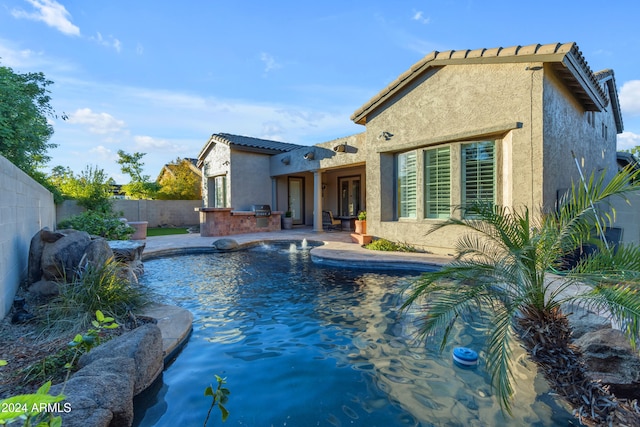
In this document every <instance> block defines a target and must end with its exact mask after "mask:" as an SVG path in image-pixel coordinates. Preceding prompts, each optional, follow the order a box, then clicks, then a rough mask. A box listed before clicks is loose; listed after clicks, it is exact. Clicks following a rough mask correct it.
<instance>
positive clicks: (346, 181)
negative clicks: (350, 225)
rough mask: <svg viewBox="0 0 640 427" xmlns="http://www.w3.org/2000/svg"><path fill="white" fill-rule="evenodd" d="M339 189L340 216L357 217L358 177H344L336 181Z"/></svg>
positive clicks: (359, 203) (359, 196)
mask: <svg viewBox="0 0 640 427" xmlns="http://www.w3.org/2000/svg"><path fill="white" fill-rule="evenodd" d="M338 187H339V188H340V200H339V202H340V209H339V210H338V211H339V212H340V216H357V215H358V213H359V212H360V211H361V210H362V209H361V193H362V192H361V190H360V176H359V175H358V176H345V177H340V178H339V179H338Z"/></svg>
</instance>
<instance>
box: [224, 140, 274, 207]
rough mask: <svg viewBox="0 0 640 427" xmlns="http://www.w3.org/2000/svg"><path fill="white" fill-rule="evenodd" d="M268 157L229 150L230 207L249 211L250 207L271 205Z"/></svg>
mask: <svg viewBox="0 0 640 427" xmlns="http://www.w3.org/2000/svg"><path fill="white" fill-rule="evenodd" d="M269 157H270V156H269V155H268V154H258V153H250V152H246V151H237V150H235V149H232V150H231V164H232V165H233V168H231V179H230V181H231V182H230V185H231V193H229V195H230V203H231V205H230V207H232V208H233V209H235V210H240V211H244V210H250V209H251V206H252V205H256V204H259V205H271V186H272V184H271V179H270V178H269V176H270V171H269Z"/></svg>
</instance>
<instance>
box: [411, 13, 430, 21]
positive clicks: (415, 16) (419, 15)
mask: <svg viewBox="0 0 640 427" xmlns="http://www.w3.org/2000/svg"><path fill="white" fill-rule="evenodd" d="M411 19H413V20H414V21H417V22H419V23H421V24H428V23H429V22H431V18H430V17H425V16H424V13H423V12H422V11H421V10H419V11H417V12H415V13H414V14H413V17H412V18H411Z"/></svg>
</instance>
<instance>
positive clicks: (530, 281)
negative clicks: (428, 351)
mask: <svg viewBox="0 0 640 427" xmlns="http://www.w3.org/2000/svg"><path fill="white" fill-rule="evenodd" d="M635 178H637V173H630V172H629V171H624V172H622V173H619V174H617V175H616V176H615V177H614V178H613V179H612V180H611V181H609V182H608V183H605V181H604V175H601V176H600V177H599V178H596V177H594V176H591V178H590V180H589V181H588V183H586V185H584V186H583V185H578V186H573V187H572V189H571V191H570V193H569V195H568V196H567V197H565V198H564V199H563V200H562V201H561V203H560V204H559V206H558V207H557V209H556V210H554V211H552V212H541V213H540V214H539V215H532V214H531V213H530V211H529V209H528V208H522V209H521V210H515V209H509V208H506V207H502V206H497V205H493V206H492V205H486V204H483V205H474V206H470V207H468V208H467V209H466V212H465V214H470V215H465V217H464V218H463V219H455V218H451V219H449V220H447V221H446V222H444V223H442V224H441V225H438V226H436V227H435V228H434V229H432V230H431V231H430V232H434V231H436V230H440V229H442V228H445V227H451V226H455V227H461V228H462V229H463V230H465V231H466V233H464V234H462V235H461V238H460V240H459V242H458V245H457V248H456V251H457V256H456V259H455V260H454V261H453V262H452V263H450V264H448V265H446V266H444V267H443V268H442V269H441V270H440V271H436V272H428V273H424V274H423V276H422V277H421V278H420V279H419V280H417V281H416V282H415V283H413V284H412V285H411V286H410V287H409V289H408V292H409V296H408V298H407V299H406V301H405V302H404V305H403V309H407V308H408V307H409V306H411V305H413V304H414V303H418V302H421V303H422V304H423V305H422V307H424V314H423V316H422V318H421V320H420V322H421V326H420V332H421V334H422V336H423V337H430V336H434V335H438V334H440V336H441V344H440V349H441V350H442V349H443V348H444V346H445V345H446V343H447V339H448V336H449V334H450V333H451V331H452V326H453V324H454V323H455V322H456V321H457V320H458V319H461V318H464V316H463V315H464V314H465V313H474V316H475V317H476V318H477V317H478V313H480V312H482V313H487V315H488V317H489V329H490V330H489V341H488V348H487V352H486V363H487V369H488V370H489V372H490V374H491V378H492V383H493V386H494V388H495V390H496V391H497V395H498V398H499V402H500V404H501V406H502V407H503V408H504V409H506V411H507V412H510V399H511V396H512V394H513V391H514V388H513V383H514V381H515V378H514V376H513V373H512V365H513V363H515V362H514V361H513V360H512V358H511V346H512V344H513V342H514V341H515V340H519V341H520V342H521V343H522V344H523V345H524V348H525V349H526V350H527V351H528V352H529V355H530V357H531V359H532V360H533V361H534V362H535V363H536V364H537V365H538V367H539V368H540V370H541V372H542V373H543V374H544V376H545V378H546V379H547V380H548V382H549V383H550V385H551V387H552V388H553V389H554V390H555V391H556V392H557V393H558V394H559V395H560V396H562V397H563V398H564V399H566V400H567V401H568V402H569V403H570V404H571V405H572V406H573V407H574V411H575V413H576V415H577V416H578V417H579V418H580V419H581V420H582V419H584V418H588V419H590V421H591V422H593V423H595V424H597V425H600V424H603V425H604V424H606V425H609V424H608V423H610V422H611V421H612V420H614V419H615V418H616V417H620V418H621V419H625V418H627V417H628V419H630V420H632V421H631V424H633V425H638V424H634V423H640V418H638V416H637V414H634V413H631V412H630V411H629V410H628V408H626V407H624V405H622V404H621V402H619V401H617V400H616V398H615V396H613V395H612V394H611V393H610V392H609V390H608V389H607V387H604V386H603V385H602V384H600V383H598V382H595V381H592V380H589V378H588V377H587V376H586V372H585V370H584V364H583V363H581V357H580V352H579V351H578V350H577V349H575V348H574V347H573V346H571V344H570V334H571V328H570V325H569V323H568V319H567V316H566V314H565V313H563V312H562V309H561V306H562V304H563V303H567V302H572V303H575V304H582V305H583V306H586V307H587V308H595V309H597V310H598V311H604V310H607V311H608V312H609V313H610V315H611V317H613V318H614V319H615V320H616V321H617V322H618V324H621V325H623V328H624V332H625V333H626V334H627V336H628V337H629V338H630V340H631V341H632V343H633V342H635V341H634V340H635V339H636V338H637V337H638V334H639V333H640V298H638V291H637V288H635V287H634V285H637V284H638V283H639V282H640V247H637V246H627V247H621V248H618V249H617V250H614V248H611V247H609V246H608V245H605V244H603V243H602V242H598V241H594V240H593V237H592V236H593V230H594V229H595V230H601V229H602V224H609V225H610V224H611V220H612V217H613V212H611V210H610V209H605V208H607V205H606V203H607V199H608V198H609V197H612V196H623V197H624V195H626V194H629V193H630V192H632V191H638V190H640V185H638V184H637V181H635ZM594 206H597V207H598V208H599V209H600V212H599V211H597V210H596V209H595V208H594ZM586 242H589V243H591V244H595V245H597V246H598V247H599V250H598V251H596V253H594V254H593V255H591V256H588V257H587V258H586V259H583V260H580V261H578V263H577V265H576V266H574V267H571V268H570V269H569V270H568V271H566V272H565V275H564V276H563V277H561V278H560V279H559V280H555V282H554V281H552V280H549V279H550V278H549V277H548V276H547V274H546V273H547V272H548V271H549V270H552V269H558V268H561V267H562V266H563V265H564V261H565V258H566V257H567V255H570V254H573V253H574V252H575V251H576V250H577V249H579V248H581V247H582V246H583V245H584V244H585V243H586ZM577 284H579V285H586V287H587V288H588V290H587V291H579V292H576V291H577V290H578V289H577V288H570V287H571V286H574V285H577Z"/></svg>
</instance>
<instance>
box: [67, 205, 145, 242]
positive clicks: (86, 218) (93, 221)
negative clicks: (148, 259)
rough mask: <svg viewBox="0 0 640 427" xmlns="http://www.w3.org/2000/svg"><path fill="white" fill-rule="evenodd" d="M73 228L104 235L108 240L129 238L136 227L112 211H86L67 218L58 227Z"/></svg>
mask: <svg viewBox="0 0 640 427" xmlns="http://www.w3.org/2000/svg"><path fill="white" fill-rule="evenodd" d="M64 228H73V229H74V230H79V231H86V232H87V233H89V234H92V235H95V236H100V237H104V238H105V239H108V240H127V239H129V237H130V236H131V235H132V234H133V233H134V232H135V229H134V228H133V227H131V226H129V225H127V224H126V223H125V222H123V221H121V220H120V218H118V217H117V216H115V215H114V214H111V213H103V212H98V211H86V212H83V213H81V214H79V215H75V216H72V217H71V218H68V219H65V220H64V221H61V222H60V223H59V224H58V229H64Z"/></svg>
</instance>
